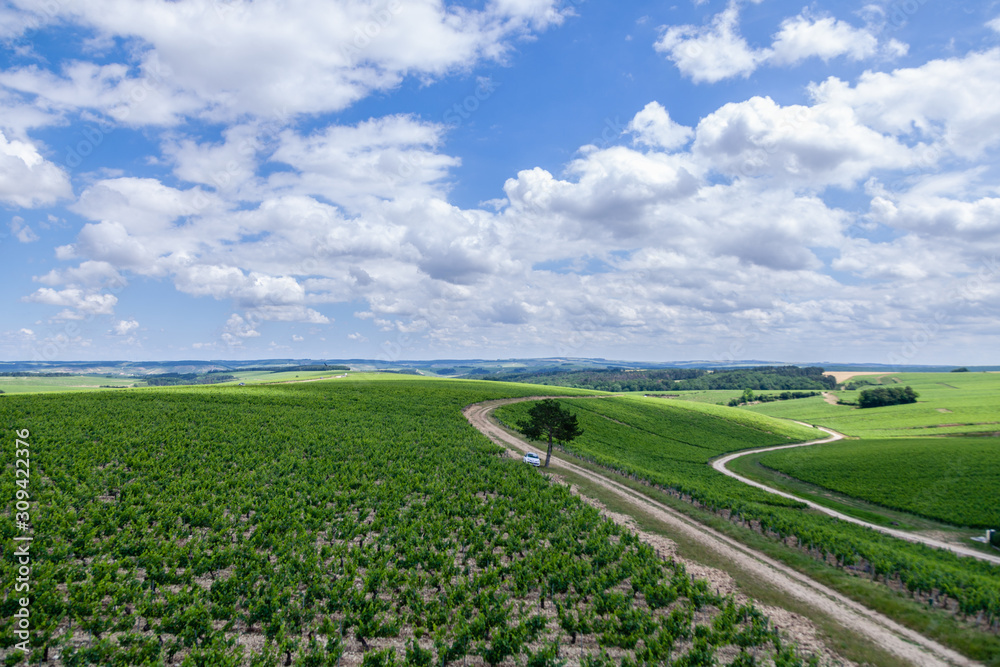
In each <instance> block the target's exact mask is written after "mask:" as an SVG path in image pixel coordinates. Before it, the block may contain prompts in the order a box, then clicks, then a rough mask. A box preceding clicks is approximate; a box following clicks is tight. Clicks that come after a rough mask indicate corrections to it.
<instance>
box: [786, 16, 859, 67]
mask: <svg viewBox="0 0 1000 667" xmlns="http://www.w3.org/2000/svg"><path fill="white" fill-rule="evenodd" d="M877 52H878V38H876V37H875V35H874V34H872V33H871V32H869V31H868V30H864V29H861V28H855V27H854V26H852V25H850V24H849V23H845V22H844V21H841V20H839V19H836V18H834V17H832V16H825V17H821V18H816V19H814V18H811V17H810V16H808V15H806V14H800V15H798V16H796V17H794V18H790V19H785V20H784V21H782V22H781V28H780V29H779V30H778V33H777V34H776V35H775V36H774V42H773V43H772V45H771V49H770V52H769V53H768V57H767V59H768V61H769V62H771V63H773V64H775V65H794V64H796V63H799V62H801V61H803V60H806V59H807V58H814V57H815V58H820V59H822V60H823V61H828V60H831V59H833V58H837V57H838V56H847V57H848V58H850V59H851V60H864V59H866V58H871V57H872V56H874V55H875V54H876V53H877Z"/></svg>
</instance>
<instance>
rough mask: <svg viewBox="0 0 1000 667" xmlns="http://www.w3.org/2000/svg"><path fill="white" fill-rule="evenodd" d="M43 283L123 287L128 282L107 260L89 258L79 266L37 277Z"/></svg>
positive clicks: (91, 286)
mask: <svg viewBox="0 0 1000 667" xmlns="http://www.w3.org/2000/svg"><path fill="white" fill-rule="evenodd" d="M36 280H37V281H38V282H40V283H42V284H43V285H49V286H50V287H54V286H56V285H71V286H74V287H85V288H102V287H113V288H121V287H124V286H125V285H126V284H128V283H127V281H126V280H125V278H124V276H122V275H121V274H120V273H119V272H118V270H117V269H115V267H114V266H112V265H111V264H109V263H107V262H95V261H93V260H88V261H86V262H83V263H81V264H80V265H79V266H77V267H70V268H67V269H52V270H51V271H49V272H48V273H46V274H45V275H44V276H40V277H38V278H36Z"/></svg>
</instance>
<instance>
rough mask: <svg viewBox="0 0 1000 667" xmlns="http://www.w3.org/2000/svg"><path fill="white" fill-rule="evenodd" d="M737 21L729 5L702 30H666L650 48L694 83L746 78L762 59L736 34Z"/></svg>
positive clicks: (736, 12) (736, 9)
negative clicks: (665, 58) (652, 47)
mask: <svg viewBox="0 0 1000 667" xmlns="http://www.w3.org/2000/svg"><path fill="white" fill-rule="evenodd" d="M739 18H740V10H739V6H738V5H737V4H736V2H730V3H729V6H728V7H726V9H725V10H723V11H722V12H720V13H719V14H716V15H715V17H713V19H712V22H711V23H710V24H708V25H706V26H693V25H683V26H673V27H670V28H668V29H667V30H666V31H665V32H664V33H663V35H662V36H661V37H660V39H659V40H658V41H657V42H656V44H655V45H654V47H655V48H656V50H657V51H659V52H660V53H664V54H666V56H667V58H669V59H670V60H671V61H673V63H674V64H675V65H677V68H678V69H679V70H680V71H681V73H682V74H684V75H685V76H688V77H690V78H691V79H692V80H693V81H695V82H696V83H701V82H707V83H715V82H716V81H721V80H722V79H728V78H730V77H734V76H743V77H746V76H749V75H750V73H751V72H753V71H754V70H755V69H757V65H758V63H759V62H760V61H761V59H762V58H763V56H762V54H761V53H759V52H758V51H756V50H754V49H752V48H750V45H749V44H747V41H746V40H745V39H744V38H743V37H742V36H741V35H740V34H739Z"/></svg>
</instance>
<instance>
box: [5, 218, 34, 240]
mask: <svg viewBox="0 0 1000 667" xmlns="http://www.w3.org/2000/svg"><path fill="white" fill-rule="evenodd" d="M9 226H10V233H11V234H13V235H14V238H16V239H17V240H18V241H20V242H21V243H34V242H35V241H37V240H38V234H36V233H35V232H34V230H33V229H31V227H30V226H28V224H27V223H25V222H24V218H22V217H21V216H19V215H15V216H14V217H13V218H11V219H10V225H9Z"/></svg>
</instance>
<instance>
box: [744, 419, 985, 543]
mask: <svg viewBox="0 0 1000 667" xmlns="http://www.w3.org/2000/svg"><path fill="white" fill-rule="evenodd" d="M997 461H1000V441H997V440H996V439H995V438H922V439H912V440H902V439H891V440H851V441H845V442H837V443H830V444H827V445H823V446H820V447H808V448H805V449H802V450H787V451H784V452H772V453H770V454H766V455H765V456H763V457H761V459H760V462H761V463H762V464H763V465H765V466H767V467H769V468H772V469H775V470H778V471H779V472H783V473H785V474H787V475H791V476H792V477H794V478H796V479H800V480H803V481H806V482H810V483H812V484H816V485H818V486H822V487H825V488H827V489H831V490H833V491H837V492H839V493H844V494H847V495H849V496H853V497H855V498H861V499H863V500H867V501H869V502H872V503H876V504H879V505H884V506H886V507H890V508H892V509H898V510H903V511H905V512H912V513H914V514H917V515H920V516H925V517H928V518H931V519H938V520H941V521H945V522H947V523H950V524H953V525H957V526H968V527H970V528H993V527H995V526H1000V466H998V465H997Z"/></svg>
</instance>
